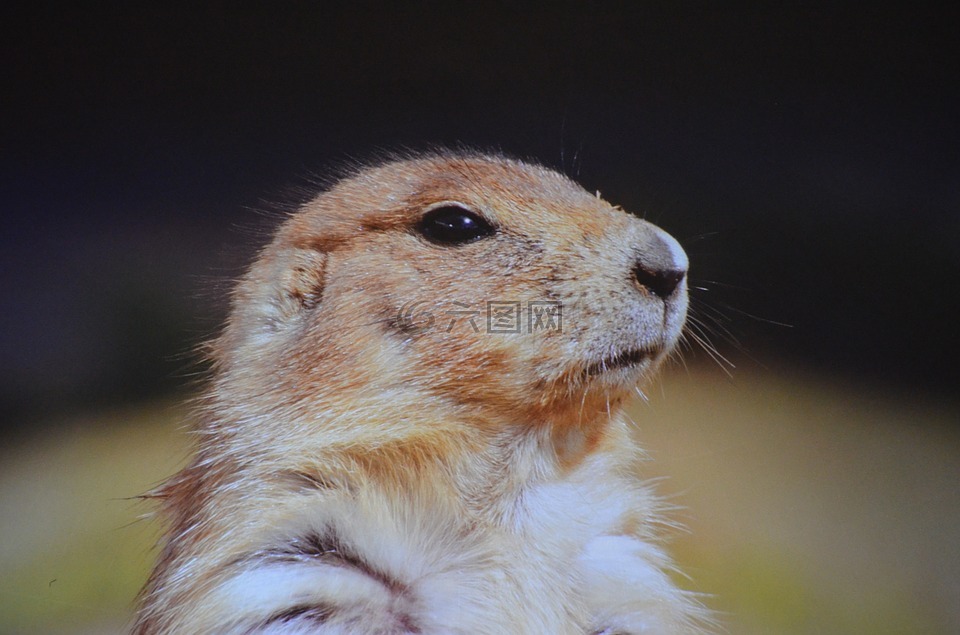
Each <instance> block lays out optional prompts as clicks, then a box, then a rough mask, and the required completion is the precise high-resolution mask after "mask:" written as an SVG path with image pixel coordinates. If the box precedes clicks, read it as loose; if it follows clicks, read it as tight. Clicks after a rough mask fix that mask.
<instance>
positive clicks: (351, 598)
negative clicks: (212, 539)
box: [189, 465, 693, 635]
mask: <svg viewBox="0 0 960 635" xmlns="http://www.w3.org/2000/svg"><path fill="white" fill-rule="evenodd" d="M319 502H320V501H319V500H318V503H319ZM436 503H437V501H429V500H410V499H408V500H403V499H402V498H398V497H396V496H395V495H389V496H384V495H381V494H378V493H376V492H367V493H363V494H357V493H354V494H352V495H350V496H349V497H339V498H338V497H334V498H331V497H329V496H325V497H324V500H323V502H322V504H320V505H317V506H316V507H315V508H312V509H311V508H310V507H309V506H307V509H309V510H310V511H309V512H308V513H307V514H305V515H302V516H301V517H299V518H296V519H291V518H290V516H289V515H288V514H286V513H285V512H282V511H281V512H280V513H278V514H277V517H276V518H270V515H269V514H268V515H266V516H265V517H264V518H262V519H261V522H259V523H258V524H259V525H260V526H261V530H260V531H259V532H255V533H258V534H259V535H260V536H262V541H263V544H268V545H274V546H272V547H268V548H264V549H260V550H257V551H256V552H254V553H253V555H252V556H251V557H249V558H246V559H244V560H243V561H240V562H238V563H236V564H235V565H233V566H231V567H230V568H229V573H228V574H227V575H225V577H224V578H223V579H221V581H220V582H219V583H218V584H217V585H216V586H215V587H214V588H213V589H211V594H210V596H209V599H210V601H208V602H203V603H202V605H203V606H204V607H205V610H204V614H203V615H196V616H194V617H195V620H189V621H193V622H194V623H195V624H196V626H197V627H198V629H199V630H201V631H203V630H204V629H205V627H206V625H207V624H209V625H211V626H213V625H214V624H216V625H219V627H218V630H217V632H224V631H223V630H222V629H223V627H224V624H231V623H232V624H233V625H234V626H233V627H232V628H230V627H228V629H227V630H226V632H230V633H237V634H240V633H275V634H293V633H324V634H326V633H351V634H356V635H359V634H368V633H369V634H374V633H377V634H379V633H405V634H406V633H409V634H416V633H423V634H443V633H451V634H452V633H463V634H467V633H469V634H471V635H477V634H484V633H489V634H491V635H493V634H497V635H501V634H504V633H517V634H531V635H534V634H537V635H539V634H547V633H550V634H567V633H569V634H571V635H589V634H592V633H605V634H606V633H610V634H613V633H624V634H627V633H629V634H637V635H640V634H665V633H681V632H693V629H692V628H691V627H690V626H689V625H687V624H685V619H686V618H685V617H684V616H686V615H689V614H690V611H691V600H690V599H689V598H688V597H686V595H684V594H683V593H682V592H680V591H678V590H677V589H676V587H675V586H674V585H673V584H672V583H671V581H670V580H669V578H668V576H667V575H666V574H665V573H664V569H663V567H664V566H665V564H666V562H665V558H664V556H663V554H662V553H661V552H660V551H659V549H658V548H657V547H656V546H655V545H654V544H653V543H652V542H649V539H650V538H651V537H652V535H653V533H654V532H653V528H652V527H649V526H647V525H646V523H649V522H650V520H649V519H650V518H653V517H655V512H654V510H653V509H652V508H653V506H654V504H655V503H654V501H653V499H652V497H651V496H650V495H649V494H648V493H647V492H646V491H645V490H644V489H642V488H638V487H637V486H636V485H635V484H632V483H630V482H629V481H627V480H624V479H620V478H616V477H615V476H611V475H610V474H609V473H599V472H598V470H597V467H596V466H590V465H587V466H584V467H582V468H581V469H579V470H577V471H576V472H575V473H573V474H572V475H570V476H569V477H568V478H567V479H564V480H562V481H557V482H552V483H545V484H541V485H537V486H533V487H530V488H528V489H526V490H525V491H523V492H522V494H521V495H519V496H518V497H517V498H516V499H515V500H514V501H513V506H514V510H513V513H511V514H509V515H507V516H505V519H504V522H503V523H502V524H500V525H498V526H489V525H487V526H484V525H478V524H477V523H475V522H474V523H471V522H470V521H468V520H466V519H465V518H464V516H463V515H462V514H457V513H456V510H454V509H450V508H445V507H444V506H443V505H437V504H436ZM301 509H304V507H303V506H302V501H301ZM631 519H640V520H635V521H631ZM637 522H639V524H637ZM271 526H273V527H279V526H282V527H283V528H284V529H283V533H282V534H279V533H275V532H274V531H273V530H271ZM291 527H296V531H295V534H296V535H295V536H292V535H291V534H290V529H291ZM270 534H273V536H270ZM374 563H375V564H374Z"/></svg>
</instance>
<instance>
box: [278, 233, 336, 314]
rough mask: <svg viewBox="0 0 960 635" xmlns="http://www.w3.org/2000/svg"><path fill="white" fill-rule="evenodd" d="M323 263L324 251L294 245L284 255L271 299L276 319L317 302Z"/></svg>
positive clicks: (324, 269)
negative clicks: (275, 292)
mask: <svg viewBox="0 0 960 635" xmlns="http://www.w3.org/2000/svg"><path fill="white" fill-rule="evenodd" d="M326 266H327V254H325V253H323V252H321V251H318V250H315V249H298V248H294V249H292V250H290V251H289V252H287V254H285V257H284V258H283V259H282V267H283V270H282V272H281V273H280V280H279V288H278V290H277V291H278V297H277V298H275V301H276V302H277V309H278V312H279V317H280V319H286V318H289V317H292V316H293V315H295V314H297V313H299V312H300V311H308V310H310V309H312V308H314V307H316V306H317V305H318V304H320V300H321V299H322V298H323V287H324V275H325V273H326Z"/></svg>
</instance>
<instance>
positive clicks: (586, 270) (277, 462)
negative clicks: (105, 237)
mask: <svg viewBox="0 0 960 635" xmlns="http://www.w3.org/2000/svg"><path fill="white" fill-rule="evenodd" d="M444 203H447V204H449V203H456V204H459V205H461V206H464V207H466V208H469V209H470V210H473V211H474V212H476V213H477V214H479V215H481V216H482V217H484V218H485V219H486V220H487V221H489V222H490V223H491V224H492V225H493V226H494V227H495V228H496V233H495V234H494V235H492V236H489V237H487V238H483V239H480V240H477V241H475V242H471V243H468V244H464V245H457V246H448V245H438V244H434V243H431V242H429V241H428V240H426V239H425V238H424V237H423V236H420V235H418V233H417V231H416V229H415V226H416V223H417V222H418V221H419V220H420V219H421V218H422V217H423V215H424V213H425V212H426V211H428V210H430V209H432V208H435V207H437V206H438V205H439V204H444ZM638 263H640V264H641V265H642V266H643V267H644V268H645V269H647V270H652V271H659V270H664V269H679V270H685V268H686V257H685V256H684V255H683V252H682V250H680V248H679V246H678V245H676V242H675V241H673V239H671V238H670V237H669V236H667V235H666V234H664V233H663V232H662V231H661V230H658V229H657V228H655V227H653V226H652V225H650V224H649V223H646V222H644V221H642V220H640V219H638V218H636V217H634V216H631V215H629V214H627V213H625V212H623V211H621V210H619V209H617V208H614V207H612V206H611V205H609V204H608V203H606V202H605V201H603V200H602V199H600V198H599V197H598V196H593V195H590V194H588V193H587V192H585V191H583V190H582V189H581V188H580V187H578V186H577V185H575V184H574V183H572V182H571V181H569V180H568V179H567V178H565V177H563V176H561V175H559V174H557V173H555V172H552V171H550V170H547V169H545V168H541V167H539V166H535V165H529V164H524V163H520V162H516V161H511V160H507V159H502V158H499V157H490V156H481V155H454V154H438V155H432V156H426V157H421V158H415V159H410V160H404V161H395V162H390V163H385V164H383V165H380V166H377V167H372V168H368V169H365V170H362V171H358V172H357V173H356V174H354V175H353V176H352V177H350V178H348V179H344V180H342V181H341V182H340V183H338V184H337V185H336V186H334V187H333V188H332V189H331V190H329V191H328V192H325V193H323V194H321V195H320V196H318V197H317V198H316V199H314V200H313V201H311V202H310V203H308V204H306V205H305V206H304V207H303V208H302V209H301V210H299V211H298V212H297V213H296V214H294V215H292V216H291V217H290V218H289V219H288V220H287V221H286V222H285V223H284V224H283V225H282V226H281V227H280V229H279V231H278V232H277V234H276V236H275V237H274V239H273V241H272V242H271V243H270V244H269V245H268V246H267V247H266V248H265V249H264V250H263V251H262V253H261V254H260V256H259V258H258V259H257V261H256V262H255V263H254V264H253V266H252V267H251V269H250V271H249V272H248V274H247V275H246V276H245V277H244V278H243V280H242V281H241V282H240V284H239V285H238V287H237V289H236V291H235V293H234V296H233V311H232V314H231V316H230V319H229V322H228V324H227V327H226V329H225V330H224V333H223V335H222V336H221V337H220V338H219V339H218V340H217V341H216V342H215V343H214V344H213V345H212V358H213V362H214V376H213V378H212V380H211V385H210V389H209V391H208V394H207V395H206V398H205V402H204V407H203V408H202V412H201V415H200V418H201V421H202V425H201V427H200V430H199V435H200V436H199V438H200V441H199V447H198V449H197V453H196V456H195V458H194V460H193V461H192V462H191V464H190V465H189V466H188V467H187V468H185V469H184V470H183V471H182V472H181V473H180V474H178V475H176V476H175V477H174V478H173V479H171V481H170V482H169V483H167V484H166V485H165V486H164V487H163V488H162V490H161V491H160V492H159V493H158V494H157V495H158V496H159V498H160V499H161V500H162V503H163V511H164V513H165V514H166V516H167V519H168V522H169V530H168V533H167V538H166V541H165V545H164V549H163V553H162V555H161V557H160V559H159V562H158V564H157V566H156V569H155V570H154V572H153V574H152V576H151V578H150V580H149V582H148V584H147V587H146V589H145V590H144V593H143V596H142V602H141V607H140V610H139V613H138V620H137V624H136V626H135V628H134V632H135V633H137V634H139V635H147V634H156V633H238V634H239V633H357V634H367V633H370V634H372V633H425V634H426V633H431V634H433V633H470V634H477V633H491V634H502V633H518V634H520V633H529V634H547V633H549V634H559V633H563V634H566V633H569V634H572V635H587V634H590V633H610V634H612V633H635V634H639V633H688V632H699V631H698V629H697V627H696V626H695V624H696V623H697V622H698V620H699V619H700V618H701V617H702V613H701V610H700V609H699V607H698V605H697V604H696V603H695V602H694V601H693V600H691V599H690V597H689V596H688V595H687V594H685V593H683V592H681V591H679V590H678V589H676V588H675V587H674V586H673V584H672V583H671V582H670V580H669V578H668V577H667V575H666V574H665V573H664V571H665V570H667V569H668V568H669V567H670V564H669V561H668V560H667V558H666V557H665V556H664V555H663V554H662V552H661V551H660V548H659V547H658V544H659V543H658V533H659V532H658V529H657V527H658V524H659V523H660V522H661V521H660V517H659V515H658V504H657V502H656V499H655V498H654V497H653V496H652V495H651V494H650V493H649V491H648V490H647V489H646V487H644V486H643V485H642V484H639V483H637V482H635V481H634V479H633V477H632V474H633V473H635V465H634V462H635V460H636V458H637V453H638V451H637V449H636V448H635V447H634V446H633V444H632V442H631V440H630V437H629V434H628V429H627V423H626V422H625V420H624V418H623V416H622V415H621V414H620V405H621V403H622V402H623V401H624V399H625V398H627V397H628V396H629V394H630V393H631V391H632V390H633V387H634V386H635V385H636V384H637V383H638V382H639V381H641V380H643V379H645V378H646V377H648V376H649V375H650V374H651V373H652V372H653V371H654V370H655V368H656V367H657V366H658V364H659V363H660V362H661V360H662V359H663V358H664V357H665V356H666V355H667V354H668V352H669V351H670V349H671V347H672V346H673V344H674V343H675V341H676V339H677V337H678V336H679V333H680V330H681V328H682V325H683V321H684V317H685V314H686V286H685V280H684V281H681V282H680V284H679V286H678V287H677V289H676V290H675V291H674V292H673V293H672V294H670V295H669V297H666V298H661V297H658V296H657V294H655V293H653V292H651V290H650V288H648V287H646V286H644V285H643V284H641V283H639V282H638V280H637V279H635V277H634V275H633V273H632V271H633V268H634V267H635V266H637V265H638ZM488 301H515V302H521V303H522V307H523V308H524V309H526V308H527V306H528V305H527V303H528V302H530V301H551V302H558V303H561V304H562V329H561V330H556V329H553V330H549V329H548V330H535V331H531V330H530V329H529V328H528V324H527V322H526V317H527V316H526V314H524V324H523V328H522V330H521V332H520V333H509V334H504V333H492V332H488V329H487V324H486V309H487V307H486V302H488ZM463 305H469V307H470V310H474V311H476V312H477V313H476V315H475V316H474V317H473V323H474V324H476V326H477V327H479V328H478V331H477V332H475V331H474V328H473V326H472V325H471V323H470V320H469V319H468V318H467V317H461V318H459V319H456V318H455V317H453V316H454V315H455V314H453V313H450V311H457V310H460V311H463V310H465V309H464V306H463ZM405 307H415V312H414V313H413V314H412V316H406V315H404V314H403V311H404V310H405ZM427 313H429V314H430V315H432V320H431V318H430V316H428V315H427ZM406 318H412V319H408V320H406V321H404V319H406ZM454 319H455V320H456V321H454V322H453V323H452V325H451V324H450V321H451V320H454ZM629 350H643V351H644V352H645V353H644V356H643V357H642V359H641V358H640V357H638V358H637V359H635V360H633V363H631V364H628V365H625V366H624V367H622V368H606V366H607V365H608V364H609V365H614V364H615V359H616V356H617V355H618V354H620V353H623V352H625V351H629Z"/></svg>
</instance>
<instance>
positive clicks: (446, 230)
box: [417, 205, 494, 245]
mask: <svg viewBox="0 0 960 635" xmlns="http://www.w3.org/2000/svg"><path fill="white" fill-rule="evenodd" d="M417 231H418V232H420V234H422V235H423V237H424V238H426V239H427V240H429V241H430V242H434V243H437V244H438V245H463V244H466V243H470V242H473V241H475V240H480V239H481V238H485V237H487V236H489V235H491V234H492V233H493V232H494V229H493V227H492V226H491V225H490V223H488V222H487V221H485V220H483V218H482V217H480V216H479V215H477V214H474V213H473V212H471V211H470V210H468V209H466V208H463V207H460V206H459V205H444V206H443V207H438V208H436V209H432V210H430V211H429V212H427V213H426V214H425V215H424V216H423V218H421V219H420V222H419V223H417Z"/></svg>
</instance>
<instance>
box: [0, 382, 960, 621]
mask: <svg viewBox="0 0 960 635" xmlns="http://www.w3.org/2000/svg"><path fill="white" fill-rule="evenodd" d="M647 394H648V395H649V397H650V399H649V401H648V402H646V403H643V402H638V403H637V404H636V405H635V406H633V407H631V409H630V416H631V418H632V419H633V420H634V421H635V422H636V424H637V435H638V438H639V439H640V441H641V442H642V444H643V446H644V447H645V448H646V449H647V450H648V452H649V454H650V458H651V460H650V461H648V462H646V463H645V465H644V469H643V476H645V477H651V478H659V477H663V478H662V479H661V481H660V482H659V483H658V484H657V488H658V490H659V491H660V492H661V493H662V494H663V495H665V496H667V497H668V498H669V500H670V502H671V503H673V504H676V505H677V506H678V509H677V511H675V512H674V514H673V519H674V520H676V521H678V522H680V523H682V524H683V525H685V526H686V527H687V530H685V531H679V532H677V534H676V536H675V537H674V539H673V541H672V545H671V549H672V551H673V552H674V554H675V555H676V556H677V559H678V560H679V562H680V565H681V569H682V570H683V571H684V573H685V574H687V575H688V576H689V579H684V580H681V583H682V584H683V585H685V586H687V587H688V588H691V589H694V590H697V591H700V592H702V593H704V594H705V595H704V601H705V603H706V604H708V605H709V606H710V607H711V608H713V609H715V610H716V611H717V613H718V615H719V620H720V622H721V623H722V624H723V625H724V627H725V629H726V631H727V632H729V633H732V634H744V635H753V634H756V635H760V634H764V635H769V634H771V633H776V634H783V635H792V634H801V633H802V634H814V633H817V634H838V635H839V634H859V633H862V634H865V635H866V634H870V635H885V634H890V635H893V634H895V633H896V634H902V633H931V634H934V633H944V634H946V633H956V632H960V589H958V586H957V585H958V580H960V551H958V550H957V549H956V545H957V544H960V488H958V487H957V484H958V483H960V431H958V427H957V426H956V423H957V421H958V419H960V407H958V406H957V404H955V403H954V404H947V403H936V402H935V403H927V402H925V400H924V399H923V398H921V397H908V396H904V395H890V394H882V393H881V392H879V391H876V390H868V389H864V388H862V387H861V388H857V387H852V386H847V385H840V384H838V383H835V382H826V381H823V380H821V379H815V378H812V377H807V376H804V375H802V374H800V373H794V372H767V373H762V374H761V373H756V374H750V373H741V372H739V371H738V372H736V373H735V374H734V376H733V377H726V376H724V375H723V374H722V373H721V372H719V371H717V370H709V369H698V368H693V369H683V368H679V367H677V368H674V369H671V370H670V371H668V372H667V373H666V375H665V377H664V378H663V379H662V380H661V381H659V382H658V383H657V384H655V385H654V386H652V387H650V389H649V390H648V391H647ZM183 418H184V411H183V409H182V408H179V407H177V406H175V405H173V404H170V403H150V404H144V405H143V406H141V407H139V408H132V409H126V410H113V411H107V412H100V413H91V414H89V415H88V416H86V417H77V418H75V419H74V420H71V421H68V422H61V425H58V426H49V427H46V428H44V431H43V433H42V434H41V435H38V436H37V437H36V438H34V439H32V440H29V441H22V442H20V443H18V444H16V445H14V446H13V447H6V448H4V449H3V450H2V452H0V535H2V536H3V540H2V542H0V632H3V633H18V634H21V633H22V634H32V633H37V634H40V633H43V634H51V633H61V634H64V635H66V634H71V635H79V634H81V633H112V632H121V631H122V630H123V629H124V627H125V624H127V622H128V620H129V616H130V609H131V606H132V603H133V600H134V598H135V595H136V593H137V590H138V588H139V586H140V585H141V584H142V583H143V581H144V579H145V578H146V575H147V572H148V570H149V567H150V564H151V561H152V558H153V552H152V545H153V543H154V541H155V539H156V526H155V524H154V523H152V522H150V521H145V520H141V519H140V517H141V516H142V515H143V514H144V513H146V512H148V511H149V506H148V505H145V504H144V503H141V502H139V501H138V500H137V499H136V498H135V497H136V495H138V494H140V493H142V492H145V491H147V490H148V489H150V488H151V487H153V486H154V485H156V484H157V482H158V481H160V480H161V479H162V478H163V477H165V476H166V475H169V474H170V473H172V472H173V471H174V470H175V469H176V468H177V466H178V465H180V464H181V463H182V461H183V460H184V459H185V457H186V454H187V451H188V446H189V442H190V441H189V436H188V435H187V434H186V432H185V431H184V430H182V429H181V422H182V421H183Z"/></svg>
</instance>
